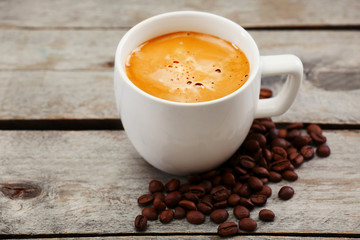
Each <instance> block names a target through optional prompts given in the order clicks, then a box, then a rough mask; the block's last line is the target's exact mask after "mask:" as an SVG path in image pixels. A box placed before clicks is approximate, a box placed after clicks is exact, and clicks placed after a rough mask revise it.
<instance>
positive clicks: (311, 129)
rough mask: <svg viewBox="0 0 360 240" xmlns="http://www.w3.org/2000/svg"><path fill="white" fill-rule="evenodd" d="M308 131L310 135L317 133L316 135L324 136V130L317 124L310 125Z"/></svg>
mask: <svg viewBox="0 0 360 240" xmlns="http://www.w3.org/2000/svg"><path fill="white" fill-rule="evenodd" d="M306 130H307V132H308V134H311V133H316V134H321V135H322V129H321V128H320V126H319V125H317V124H310V125H309V126H307V128H306Z"/></svg>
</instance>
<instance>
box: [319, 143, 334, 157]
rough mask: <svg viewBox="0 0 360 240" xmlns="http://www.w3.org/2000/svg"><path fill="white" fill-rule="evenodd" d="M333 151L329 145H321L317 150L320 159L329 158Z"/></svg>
mask: <svg viewBox="0 0 360 240" xmlns="http://www.w3.org/2000/svg"><path fill="white" fill-rule="evenodd" d="M330 153H331V151H330V148H329V146H328V145H325V144H324V145H320V146H318V147H317V149H316V154H317V155H318V156H319V157H328V156H329V155H330Z"/></svg>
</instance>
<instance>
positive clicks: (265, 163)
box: [258, 157, 269, 169]
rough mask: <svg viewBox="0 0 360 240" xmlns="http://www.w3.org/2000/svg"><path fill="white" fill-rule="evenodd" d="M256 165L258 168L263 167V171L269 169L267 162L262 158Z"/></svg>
mask: <svg viewBox="0 0 360 240" xmlns="http://www.w3.org/2000/svg"><path fill="white" fill-rule="evenodd" d="M258 165H259V167H263V168H265V169H268V168H269V165H268V161H266V159H265V158H264V157H262V158H260V159H259V161H258Z"/></svg>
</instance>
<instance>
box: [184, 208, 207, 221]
mask: <svg viewBox="0 0 360 240" xmlns="http://www.w3.org/2000/svg"><path fill="white" fill-rule="evenodd" d="M186 220H187V221H188V222H189V223H191V224H202V223H203V222H205V215H204V214H203V213H202V212H200V211H196V210H193V211H190V212H188V213H187V214H186Z"/></svg>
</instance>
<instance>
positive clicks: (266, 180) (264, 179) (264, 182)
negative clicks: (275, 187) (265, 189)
mask: <svg viewBox="0 0 360 240" xmlns="http://www.w3.org/2000/svg"><path fill="white" fill-rule="evenodd" d="M260 180H261V181H262V182H263V184H264V185H265V184H267V183H268V182H269V179H268V178H260Z"/></svg>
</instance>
